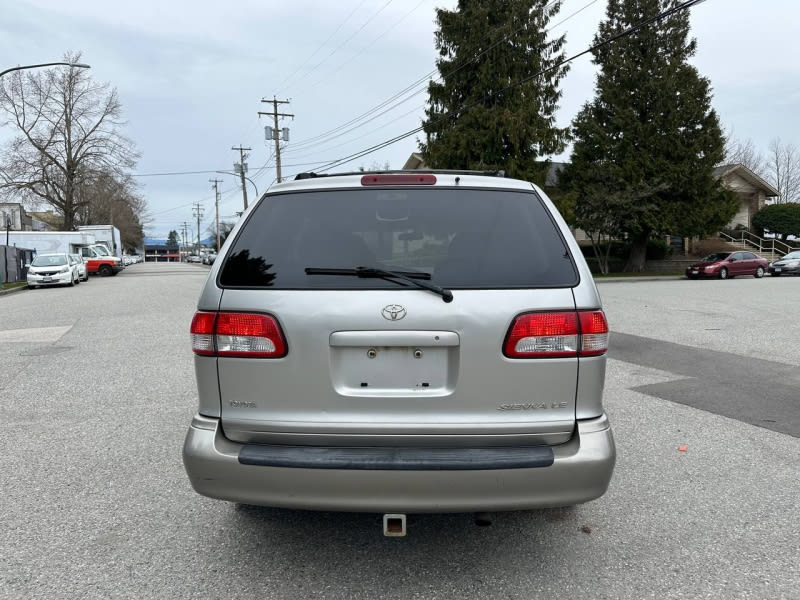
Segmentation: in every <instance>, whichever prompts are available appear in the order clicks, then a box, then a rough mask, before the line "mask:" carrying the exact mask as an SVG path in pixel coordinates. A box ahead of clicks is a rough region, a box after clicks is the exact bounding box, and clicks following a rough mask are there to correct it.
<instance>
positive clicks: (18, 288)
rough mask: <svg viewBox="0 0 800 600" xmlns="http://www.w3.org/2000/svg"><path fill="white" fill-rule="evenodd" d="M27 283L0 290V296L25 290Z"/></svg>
mask: <svg viewBox="0 0 800 600" xmlns="http://www.w3.org/2000/svg"><path fill="white" fill-rule="evenodd" d="M27 289H28V286H27V285H21V286H19V287H15V288H11V289H10V290H0V296H5V295H7V294H16V293H17V292H21V291H22V290H27Z"/></svg>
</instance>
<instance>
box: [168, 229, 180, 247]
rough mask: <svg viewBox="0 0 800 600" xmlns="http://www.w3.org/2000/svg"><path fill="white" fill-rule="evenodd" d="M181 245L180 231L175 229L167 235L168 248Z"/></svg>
mask: <svg viewBox="0 0 800 600" xmlns="http://www.w3.org/2000/svg"><path fill="white" fill-rule="evenodd" d="M179 245H180V238H179V237H178V232H177V231H175V230H174V229H173V230H172V231H170V232H169V235H168V236H167V248H177V247H178V246H179Z"/></svg>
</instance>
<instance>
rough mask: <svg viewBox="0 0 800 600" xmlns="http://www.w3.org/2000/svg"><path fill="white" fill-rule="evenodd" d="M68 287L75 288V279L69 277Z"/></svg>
mask: <svg viewBox="0 0 800 600" xmlns="http://www.w3.org/2000/svg"><path fill="white" fill-rule="evenodd" d="M69 287H75V278H74V277H70V278H69Z"/></svg>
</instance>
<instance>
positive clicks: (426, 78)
mask: <svg viewBox="0 0 800 600" xmlns="http://www.w3.org/2000/svg"><path fill="white" fill-rule="evenodd" d="M559 1H561V0H553V1H552V2H549V3H548V4H546V5H545V6H544V8H543V10H547V9H548V8H550V7H552V6H553V5H555V4H556V2H559ZM595 2H597V0H591V1H590V2H589V3H588V4H586V5H585V6H584V7H583V8H582V9H580V10H578V11H576V12H574V13H572V14H571V15H569V16H568V17H566V18H565V19H563V20H561V21H560V22H559V23H557V24H556V25H553V26H552V27H550V28H549V29H548V30H547V31H548V32H550V31H552V30H553V29H554V28H555V27H557V26H559V25H563V24H564V23H565V22H566V21H568V20H569V19H571V18H572V17H574V16H575V15H577V14H578V13H580V12H581V11H583V10H585V9H586V8H588V7H589V6H591V5H592V4H594V3H595ZM508 27H511V23H508V24H505V25H502V26H500V27H498V28H497V29H496V30H495V31H496V32H500V31H502V30H503V29H506V28H508ZM526 27H527V23H526V24H524V25H522V26H520V27H518V28H517V29H515V30H514V31H511V32H509V33H508V34H507V35H505V36H504V37H503V38H501V39H500V40H498V41H496V42H495V43H494V44H491V45H490V46H489V47H488V48H486V49H485V50H482V51H481V52H479V53H477V54H475V55H474V56H472V57H471V58H470V59H469V60H467V61H466V62H464V63H463V64H462V65H461V66H459V67H456V68H454V69H452V70H450V71H448V72H447V73H445V74H443V75H439V76H438V77H436V79H435V80H436V81H439V80H443V79H445V78H447V77H450V76H451V75H454V74H455V73H457V72H459V71H460V70H461V69H464V68H466V67H468V66H470V65H471V64H473V63H474V62H475V61H476V60H478V59H479V58H481V57H482V56H484V55H485V54H487V53H488V52H490V51H491V50H493V49H494V48H496V47H497V46H499V45H500V44H502V43H504V42H505V41H507V40H508V39H509V38H510V37H512V36H513V35H516V34H517V33H519V32H521V31H522V30H523V29H525V28H526ZM493 33H494V32H493ZM436 71H437V69H434V70H433V71H430V72H429V73H427V74H426V75H424V76H422V77H420V78H419V79H417V80H416V81H415V82H414V83H412V84H410V85H408V86H406V87H405V88H404V89H402V90H401V91H399V92H397V93H396V94H394V95H393V96H391V97H390V98H388V99H387V100H384V101H383V102H381V103H380V104H378V105H377V106H375V107H373V108H371V109H370V110H368V111H367V112H365V113H363V114H361V115H359V116H358V117H355V118H354V119H351V120H350V121H348V122H347V123H344V124H342V125H339V126H338V127H336V128H334V129H331V130H329V131H327V132H324V133H321V134H319V135H317V136H314V137H312V138H308V139H306V140H300V141H298V142H295V143H294V144H292V145H291V146H290V148H288V149H287V151H286V153H287V154H288V153H290V152H296V151H297V150H300V149H301V148H304V147H306V146H311V145H314V146H316V145H319V143H321V139H322V138H326V137H333V136H334V135H337V134H338V135H346V134H347V133H349V132H351V131H354V130H355V129H358V128H360V127H363V126H364V125H367V124H368V123H371V122H372V121H374V120H375V119H376V118H378V117H380V116H382V115H384V114H386V113H387V112H390V111H391V110H394V109H395V108H397V107H398V106H400V105H401V104H404V103H405V102H408V101H409V100H411V99H412V98H413V97H414V96H418V95H419V94H421V93H423V92H424V91H425V89H426V88H427V82H428V81H429V80H430V78H431V77H432V76H433V75H435V74H436ZM423 83H424V84H425V85H424V86H422V87H420V85H422V84H423ZM416 88H419V89H416ZM408 92H413V93H411V94H410V95H409V96H408V97H407V98H404V99H403V100H400V101H399V102H397V103H395V104H394V105H393V106H391V107H390V108H389V109H387V110H385V111H383V112H382V113H380V114H379V115H376V116H375V117H373V118H371V119H368V120H366V121H364V122H363V123H360V124H358V125H356V126H355V127H352V128H350V129H348V130H347V131H342V130H343V129H346V128H347V127H349V126H350V125H354V124H356V123H359V121H363V120H364V119H365V118H367V117H369V116H370V115H373V114H374V113H375V112H377V111H379V110H380V109H382V108H383V107H385V106H387V105H389V104H391V103H392V102H394V101H395V100H397V99H398V98H400V97H401V96H403V95H405V94H407V93H408Z"/></svg>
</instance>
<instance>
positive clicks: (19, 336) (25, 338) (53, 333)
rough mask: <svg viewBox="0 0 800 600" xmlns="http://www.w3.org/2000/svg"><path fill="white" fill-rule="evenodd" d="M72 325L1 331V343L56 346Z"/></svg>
mask: <svg viewBox="0 0 800 600" xmlns="http://www.w3.org/2000/svg"><path fill="white" fill-rule="evenodd" d="M70 329H72V325H64V326H61V327H31V328H28V329H6V330H4V331H0V343H7V342H24V343H29V344H54V343H55V342H57V341H58V340H60V339H61V338H62V337H63V336H64V334H66V333H67V332H68V331H69V330H70Z"/></svg>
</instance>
